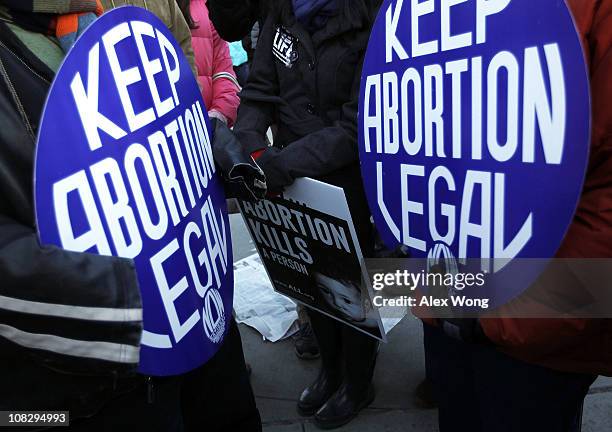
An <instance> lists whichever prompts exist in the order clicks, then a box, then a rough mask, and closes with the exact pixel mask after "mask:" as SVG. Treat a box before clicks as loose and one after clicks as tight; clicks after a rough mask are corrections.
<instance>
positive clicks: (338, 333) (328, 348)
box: [297, 309, 342, 416]
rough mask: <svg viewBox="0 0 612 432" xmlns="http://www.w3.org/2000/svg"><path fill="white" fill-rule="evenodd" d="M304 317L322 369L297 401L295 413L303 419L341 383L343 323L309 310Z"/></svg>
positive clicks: (315, 409)
mask: <svg viewBox="0 0 612 432" xmlns="http://www.w3.org/2000/svg"><path fill="white" fill-rule="evenodd" d="M307 314H308V318H309V319H310V325H311V326H312V331H313V333H314V334H315V337H316V339H317V342H318V344H319V352H320V354H321V369H320V370H319V375H318V376H317V378H316V380H315V381H314V382H313V383H312V384H311V385H309V386H308V387H307V388H306V389H305V390H304V391H303V392H302V394H301V396H300V398H299V400H298V406H297V409H298V413H300V415H303V416H311V415H314V413H316V412H317V411H318V409H319V408H321V406H323V404H324V403H325V402H327V400H328V399H329V398H330V397H331V395H332V394H333V393H334V392H335V391H336V390H337V389H338V387H339V386H340V383H341V382H342V358H341V354H342V345H341V344H342V329H341V326H342V324H341V323H339V322H337V321H336V320H333V319H332V318H329V317H327V316H325V315H323V314H321V313H319V312H317V311H314V310H312V309H307Z"/></svg>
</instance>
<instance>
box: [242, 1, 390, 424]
mask: <svg viewBox="0 0 612 432" xmlns="http://www.w3.org/2000/svg"><path fill="white" fill-rule="evenodd" d="M377 3H378V2H376V1H370V0H323V1H310V0H277V1H275V2H274V4H273V5H271V6H270V9H269V11H268V14H267V16H266V20H265V22H264V23H263V25H262V27H261V34H260V37H259V41H258V44H257V49H256V54H255V58H254V61H253V66H252V70H251V75H250V76H249V79H248V81H247V84H246V86H245V87H244V89H243V92H242V93H241V106H240V108H239V110H238V119H237V121H236V126H235V128H234V131H235V134H236V136H237V137H238V140H239V141H240V142H241V144H242V145H243V146H244V147H245V148H246V149H248V151H249V152H251V153H252V154H254V155H255V157H256V160H257V162H258V164H259V165H260V166H261V168H262V169H263V171H264V173H265V175H266V179H267V184H268V190H269V191H270V192H271V193H272V194H278V193H279V192H281V191H282V190H283V188H284V187H285V186H288V185H290V184H292V183H293V181H294V180H295V179H296V178H300V177H313V178H316V179H318V180H321V181H324V182H326V183H331V184H334V185H336V186H340V187H342V188H343V189H344V192H345V194H346V197H347V201H348V204H349V207H350V211H351V215H352V218H353V221H355V229H356V231H357V236H358V238H359V242H360V246H361V250H362V251H363V254H364V256H368V255H369V254H371V253H372V250H373V236H372V227H371V223H370V214H369V210H368V207H367V203H366V200H365V196H364V194H363V190H362V186H361V179H360V175H359V165H358V157H357V104H358V94H359V82H360V73H361V64H362V58H363V55H364V52H365V48H366V45H367V41H368V36H369V31H370V26H371V24H372V21H373V18H374V16H375V14H376V12H377V7H378V5H377ZM274 123H276V124H277V126H278V132H277V134H276V136H275V137H274V146H273V147H268V146H267V144H266V138H265V135H266V131H267V129H268V127H269V126H270V125H272V124H274ZM324 276H325V275H320V278H319V279H320V283H321V285H322V286H323V289H324V290H325V292H327V293H329V295H328V296H327V297H326V298H328V299H329V302H330V304H331V305H333V304H335V302H336V300H337V298H339V297H340V296H341V295H342V293H341V291H346V292H352V291H348V290H349V289H350V290H354V287H350V286H348V285H343V284H341V286H339V285H338V284H337V283H333V281H332V280H331V279H330V278H329V277H324ZM330 283H331V284H330ZM330 286H331V287H333V290H332V289H330ZM334 307H335V306H334ZM352 309H353V308H344V309H343V310H344V311H346V313H347V314H351V315H352V316H353V315H356V314H353V312H349V310H350V311H352ZM309 316H310V321H311V323H312V327H313V330H314V333H315V336H316V338H317V340H318V343H319V348H320V352H321V359H322V369H321V371H320V373H319V376H318V378H317V379H316V380H315V381H314V382H313V383H312V384H311V385H310V386H309V387H308V388H306V389H305V390H304V392H303V393H302V395H301V397H300V399H299V402H298V411H299V412H300V413H301V414H303V415H305V416H312V415H314V421H315V424H317V425H318V426H320V427H323V428H335V427H339V426H341V425H343V424H345V423H347V422H349V421H350V420H351V419H352V418H354V417H355V416H356V415H357V414H358V412H359V411H361V410H362V409H363V408H364V407H366V406H367V405H369V404H370V403H371V402H372V400H373V399H374V391H373V386H372V375H373V371H374V365H375V359H376V354H377V350H378V343H377V341H376V340H375V339H373V338H371V337H368V336H366V335H364V334H362V333H361V332H358V331H356V330H354V329H352V328H350V327H348V326H346V325H343V324H341V323H338V322H337V321H335V320H333V319H331V318H328V317H326V316H324V315H322V314H321V313H319V312H315V311H312V310H309ZM354 318H355V319H357V320H361V319H362V317H361V316H358V317H357V316H354Z"/></svg>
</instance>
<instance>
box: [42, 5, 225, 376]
mask: <svg viewBox="0 0 612 432" xmlns="http://www.w3.org/2000/svg"><path fill="white" fill-rule="evenodd" d="M211 138H212V137H211V135H210V133H209V129H208V118H207V114H206V107H205V106H204V103H203V101H202V98H201V95H200V91H199V88H198V86H197V84H196V81H195V78H194V76H193V73H192V72H191V69H190V67H189V64H188V63H187V60H186V59H185V57H184V56H183V54H182V52H181V49H180V48H179V46H178V45H177V43H176V41H175V40H174V38H173V37H172V35H171V33H170V32H169V31H168V29H167V28H166V26H165V25H164V24H163V23H162V22H161V21H160V20H159V19H158V18H156V17H155V16H154V15H152V14H150V13H149V12H147V11H145V10H144V9H140V8H135V7H123V8H119V9H115V10H112V11H110V12H109V13H107V14H104V15H103V16H102V17H100V18H99V19H98V20H97V21H96V22H95V23H94V24H92V25H91V27H90V28H89V29H87V31H86V32H85V33H84V34H83V35H82V36H81V37H80V38H79V40H78V42H77V43H76V44H75V46H74V47H73V48H72V50H71V51H70V52H69V54H68V55H67V57H66V59H65V60H64V63H63V64H62V66H61V68H60V70H59V71H58V73H57V75H56V78H55V80H54V82H53V85H52V86H51V90H50V92H49V96H48V99H47V104H46V107H45V110H44V114H43V117H42V123H41V126H40V131H39V137H38V148H37V153H36V178H35V194H36V216H37V221H38V229H39V234H40V239H41V243H42V244H54V245H58V246H61V247H63V248H65V249H68V250H72V251H77V252H92V253H98V254H102V255H115V256H120V257H125V258H132V259H134V261H135V264H136V270H137V274H138V281H139V284H140V289H141V292H142V300H143V312H144V333H143V337H142V342H141V360H140V367H139V368H140V371H141V372H142V373H145V374H151V375H173V374H179V373H182V372H186V371H188V370H191V369H193V368H195V367H197V366H199V365H201V364H203V363H204V362H206V361H207V360H208V359H209V358H210V357H212V355H213V354H214V353H215V352H216V351H217V350H218V348H219V346H220V344H221V342H222V340H223V337H224V335H225V333H226V331H227V328H228V325H229V322H230V314H231V312H232V305H231V302H232V298H233V275H232V271H231V268H232V267H231V263H232V251H231V241H230V232H229V221H228V216H227V211H226V207H225V196H224V193H223V187H222V184H221V180H220V178H219V176H218V175H217V174H216V173H215V164H214V161H213V158H212V150H211ZM83 289H84V290H86V289H87V287H86V286H84V287H83Z"/></svg>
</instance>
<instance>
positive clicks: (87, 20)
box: [0, 0, 104, 52]
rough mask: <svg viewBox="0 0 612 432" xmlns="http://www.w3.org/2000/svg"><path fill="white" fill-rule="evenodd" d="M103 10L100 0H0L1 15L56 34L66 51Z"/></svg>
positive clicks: (29, 26) (26, 27) (41, 30)
mask: <svg viewBox="0 0 612 432" xmlns="http://www.w3.org/2000/svg"><path fill="white" fill-rule="evenodd" d="M103 12H104V9H103V8H102V4H101V3H100V0H2V2H1V6H0V16H1V17H2V19H4V20H5V21H8V22H10V23H13V24H15V25H18V26H19V27H22V28H24V29H26V30H29V31H32V32H36V33H43V34H46V35H49V36H56V37H57V39H58V40H59V43H60V45H61V47H62V49H63V50H64V51H65V52H68V50H69V49H70V48H71V47H72V45H73V44H74V42H75V41H76V40H77V38H78V37H79V36H80V35H81V33H83V32H84V31H85V29H86V28H87V27H88V26H89V24H91V23H92V22H94V21H95V19H96V18H97V17H98V16H100V15H102V13H103Z"/></svg>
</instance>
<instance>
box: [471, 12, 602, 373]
mask: <svg viewBox="0 0 612 432" xmlns="http://www.w3.org/2000/svg"><path fill="white" fill-rule="evenodd" d="M567 4H568V6H569V8H570V10H571V12H572V14H573V16H574V20H575V22H576V26H577V28H578V31H579V33H580V36H581V38H582V45H583V48H584V51H585V57H586V61H587V64H588V67H589V72H590V79H591V101H592V116H593V117H592V121H593V123H592V136H591V150H590V151H591V153H590V159H589V166H588V170H587V174H586V180H585V185H584V189H583V192H582V196H581V198H580V202H579V204H578V209H577V211H576V215H575V216H574V220H573V222H572V224H571V226H570V228H569V231H568V233H567V235H566V237H565V239H564V240H563V243H562V245H561V248H560V249H559V252H558V253H557V257H560V258H611V257H612V106H611V105H610V104H612V0H567ZM526 301H528V300H526V299H524V298H523V299H522V298H520V297H519V298H518V299H516V300H515V301H514V302H511V303H510V304H508V305H506V306H504V307H503V308H501V310H499V311H497V312H496V313H495V314H491V315H490V318H483V319H481V320H480V322H481V325H482V328H483V330H484V332H485V334H486V335H487V337H488V338H489V339H491V340H492V341H493V342H494V343H495V344H496V345H497V346H498V347H499V348H500V349H501V350H502V351H504V352H506V353H507V354H509V355H511V356H513V357H516V358H519V359H521V360H524V361H527V362H529V363H535V364H540V365H542V366H547V367H550V368H552V369H557V370H562V371H569V372H584V373H594V374H602V375H610V376H612V319H524V318H523V319H518V318H514V319H513V318H497V317H498V316H503V315H504V311H507V310H509V308H512V307H516V305H517V303H520V302H526Z"/></svg>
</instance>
